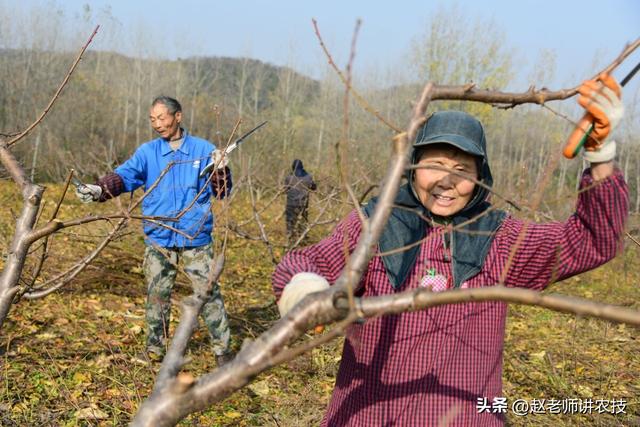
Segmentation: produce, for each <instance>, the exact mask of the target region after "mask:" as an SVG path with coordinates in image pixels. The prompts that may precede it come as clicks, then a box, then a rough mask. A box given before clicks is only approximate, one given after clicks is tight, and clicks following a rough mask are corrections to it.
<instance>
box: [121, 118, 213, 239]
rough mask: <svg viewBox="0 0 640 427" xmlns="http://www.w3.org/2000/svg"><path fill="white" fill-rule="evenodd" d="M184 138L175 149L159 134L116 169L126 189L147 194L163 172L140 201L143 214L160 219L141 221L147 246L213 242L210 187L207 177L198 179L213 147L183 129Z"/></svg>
mask: <svg viewBox="0 0 640 427" xmlns="http://www.w3.org/2000/svg"><path fill="white" fill-rule="evenodd" d="M183 136H184V141H183V142H182V145H181V146H180V148H178V149H177V150H176V151H173V150H172V149H171V147H170V146H169V143H168V142H167V141H166V140H164V139H162V138H157V139H154V140H152V141H149V142H146V143H144V144H142V145H141V146H140V147H138V149H137V150H136V152H135V153H134V154H133V156H132V157H131V158H130V159H129V160H127V161H126V162H125V163H123V164H122V165H121V166H118V167H117V168H116V170H115V173H117V174H118V175H119V176H120V177H121V178H122V181H123V183H124V191H134V190H136V189H137V188H139V187H141V186H142V187H143V188H144V191H145V192H147V191H148V190H149V188H150V187H151V186H153V184H154V183H155V182H156V181H157V180H158V178H159V177H160V175H161V174H162V172H163V171H164V170H167V172H166V174H165V175H164V176H163V177H162V179H160V181H159V182H158V184H157V186H156V187H154V188H153V189H152V190H151V191H150V192H149V193H148V194H147V195H146V197H145V198H144V200H143V201H142V214H143V215H145V216H150V217H162V218H163V219H160V218H158V219H145V220H144V221H143V228H144V233H145V235H146V238H145V242H146V243H147V244H151V245H156V246H161V247H166V248H182V247H195V246H203V245H206V244H208V243H209V242H211V231H212V230H213V221H214V218H213V214H212V212H211V196H212V190H211V186H210V185H205V183H206V177H203V178H199V175H200V172H201V171H202V169H204V167H205V166H206V165H207V164H208V163H209V162H210V160H211V153H212V152H213V150H215V148H216V147H215V145H213V144H212V143H210V142H208V141H206V140H204V139H201V138H197V137H195V136H192V135H189V134H188V133H187V132H186V131H184V130H183ZM170 165H171V167H169V166H170ZM201 190H202V193H200V191H201ZM199 193H200V194H199ZM196 196H197V198H196ZM194 200H195V201H194ZM176 217H179V218H178V219H177V220H175V221H171V220H167V219H168V218H176ZM158 223H162V224H166V225H167V226H169V227H171V228H172V229H170V228H167V227H162V226H159V225H158Z"/></svg>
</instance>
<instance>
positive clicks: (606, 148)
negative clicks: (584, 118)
mask: <svg viewBox="0 0 640 427" xmlns="http://www.w3.org/2000/svg"><path fill="white" fill-rule="evenodd" d="M578 92H579V93H580V97H579V98H578V103H579V104H580V105H582V106H583V107H584V108H585V109H586V110H587V111H588V112H589V114H590V115H591V116H592V117H593V119H594V121H593V131H592V132H591V136H592V137H594V138H596V139H597V140H599V141H600V142H601V143H600V145H599V146H592V144H589V143H587V144H585V147H584V158H585V160H587V161H588V162H589V163H602V162H608V161H611V160H613V159H614V157H615V156H616V143H615V141H610V140H608V139H607V137H608V136H610V135H611V133H613V130H614V129H615V128H616V126H617V125H618V123H620V120H621V119H622V116H624V104H623V103H622V100H621V95H620V94H621V92H620V85H618V83H617V82H616V81H615V80H614V79H613V78H612V77H611V76H609V75H600V76H599V78H598V79H597V80H596V81H593V80H588V81H586V82H584V83H583V84H582V85H581V86H580V88H579V89H578Z"/></svg>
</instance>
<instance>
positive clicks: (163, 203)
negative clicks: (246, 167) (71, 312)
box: [76, 96, 232, 365]
mask: <svg viewBox="0 0 640 427" xmlns="http://www.w3.org/2000/svg"><path fill="white" fill-rule="evenodd" d="M149 119H150V121H151V126H152V127H153V129H154V130H155V131H156V132H157V133H158V135H160V137H159V138H156V139H154V140H151V141H148V142H146V143H144V144H142V145H141V146H140V147H138V149H137V150H136V152H135V153H134V154H133V156H132V157H131V158H130V159H129V160H127V161H126V162H125V163H123V164H122V165H120V166H118V167H117V168H116V169H115V171H114V172H111V173H109V174H107V175H105V176H103V177H102V178H100V179H99V180H98V182H96V184H85V185H80V186H79V187H78V188H77V190H76V195H77V196H78V198H79V199H80V200H81V201H82V202H85V203H88V202H92V201H99V202H103V201H105V200H108V199H110V198H112V197H116V196H118V195H119V194H121V193H123V192H132V191H134V190H136V189H137V188H139V187H143V189H144V191H145V193H147V194H146V196H145V197H144V199H143V201H142V214H143V215H144V216H145V217H146V219H145V220H143V228H144V233H145V243H146V249H145V253H144V263H143V269H144V273H145V278H146V281H147V286H148V287H147V304H146V320H147V326H148V334H147V343H146V351H145V352H144V354H143V355H142V356H141V357H138V358H137V359H138V360H142V361H147V360H148V359H153V360H159V359H161V358H162V356H163V355H164V353H165V349H166V344H167V337H168V333H169V319H170V315H171V291H172V289H173V285H174V283H175V278H176V273H177V266H178V263H179V261H180V259H182V261H183V263H184V272H185V273H186V274H187V276H188V277H189V279H190V280H191V283H192V285H193V289H194V293H195V294H198V295H202V296H204V297H205V299H206V303H205V304H204V306H203V308H202V312H201V315H202V317H203V318H204V321H205V324H206V325H207V328H208V329H209V332H210V333H211V337H212V341H213V352H214V353H215V355H216V360H217V362H218V365H222V364H224V363H226V362H228V361H229V360H231V358H232V354H231V352H230V350H229V341H230V332H229V323H228V319H227V313H226V311H225V308H224V302H223V299H222V295H221V294H220V288H219V286H218V284H217V283H212V284H209V273H210V269H211V264H212V260H213V244H212V238H211V232H212V230H213V221H214V218H213V215H212V213H211V198H212V197H214V198H216V199H221V198H224V197H225V196H226V195H228V194H229V192H230V191H231V187H232V182H231V171H230V169H229V167H228V166H227V160H226V159H225V158H224V157H223V156H222V153H221V151H220V150H216V147H215V146H214V145H213V144H211V143H210V142H208V141H206V140H204V139H201V138H197V137H195V136H192V135H190V134H189V133H188V132H187V131H185V130H184V128H182V127H181V126H180V123H181V121H182V107H181V105H180V103H179V102H178V101H177V100H175V99H173V98H170V97H167V96H159V97H157V98H156V99H154V100H153V102H152V104H151V110H150V114H149ZM211 160H214V161H216V164H219V167H218V169H217V170H215V171H214V172H213V176H212V179H211V184H210V185H206V182H207V179H206V178H207V177H203V178H201V177H200V172H201V171H202V170H203V169H204V167H205V166H206V165H207V164H209V162H210V161H211Z"/></svg>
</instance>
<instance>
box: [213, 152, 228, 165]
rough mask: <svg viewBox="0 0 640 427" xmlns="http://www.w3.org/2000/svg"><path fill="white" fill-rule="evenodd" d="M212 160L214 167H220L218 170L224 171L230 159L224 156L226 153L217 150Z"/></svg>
mask: <svg viewBox="0 0 640 427" xmlns="http://www.w3.org/2000/svg"><path fill="white" fill-rule="evenodd" d="M211 160H212V161H213V164H214V165H218V167H217V168H216V169H224V167H225V166H227V165H228V164H229V159H228V158H227V156H225V155H224V152H223V151H220V150H217V149H216V150H214V151H213V153H211Z"/></svg>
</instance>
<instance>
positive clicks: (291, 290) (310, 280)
mask: <svg viewBox="0 0 640 427" xmlns="http://www.w3.org/2000/svg"><path fill="white" fill-rule="evenodd" d="M327 289H329V282H327V279H325V278H324V277H322V276H319V275H317V274H315V273H298V274H296V275H295V276H293V277H292V278H291V280H290V281H289V283H287V286H285V287H284V290H283V291H282V295H281V296H280V301H278V310H279V311H280V317H284V315H285V314H287V313H288V312H289V310H291V309H292V308H293V306H294V305H296V304H297V303H299V302H300V301H301V300H302V299H303V298H304V297H306V296H307V295H309V294H311V293H314V292H320V291H325V290H327Z"/></svg>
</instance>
